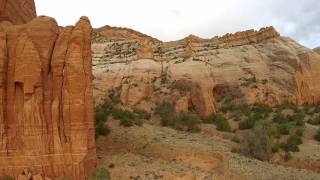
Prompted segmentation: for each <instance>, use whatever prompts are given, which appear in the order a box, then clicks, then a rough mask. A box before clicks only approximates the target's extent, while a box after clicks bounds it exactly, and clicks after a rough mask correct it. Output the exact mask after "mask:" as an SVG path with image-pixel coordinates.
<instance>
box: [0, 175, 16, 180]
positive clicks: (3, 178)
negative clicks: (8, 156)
mask: <svg viewBox="0 0 320 180" xmlns="http://www.w3.org/2000/svg"><path fill="white" fill-rule="evenodd" d="M0 179H1V180H14V178H13V177H11V176H4V177H2V178H1V177H0Z"/></svg>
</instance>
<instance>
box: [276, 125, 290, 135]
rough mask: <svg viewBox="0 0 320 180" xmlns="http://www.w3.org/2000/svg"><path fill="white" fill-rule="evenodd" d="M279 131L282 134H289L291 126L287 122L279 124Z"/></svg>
mask: <svg viewBox="0 0 320 180" xmlns="http://www.w3.org/2000/svg"><path fill="white" fill-rule="evenodd" d="M278 132H279V134H281V135H288V134H289V133H290V127H289V126H288V125H287V124H280V125H279V126H278Z"/></svg>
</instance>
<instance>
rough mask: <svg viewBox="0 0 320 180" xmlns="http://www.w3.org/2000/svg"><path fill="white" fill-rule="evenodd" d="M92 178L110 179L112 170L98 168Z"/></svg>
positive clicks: (96, 179) (93, 179)
mask: <svg viewBox="0 0 320 180" xmlns="http://www.w3.org/2000/svg"><path fill="white" fill-rule="evenodd" d="M90 179H91V180H110V179H111V176H110V172H109V171H108V170H107V169H105V168H97V169H95V170H94V171H93V172H92V174H91V176H90Z"/></svg>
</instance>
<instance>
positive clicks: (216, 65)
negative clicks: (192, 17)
mask: <svg viewBox="0 0 320 180" xmlns="http://www.w3.org/2000/svg"><path fill="white" fill-rule="evenodd" d="M96 33H97V34H99V32H98V31H97V32H96ZM99 37H100V40H99V41H95V40H93V41H92V51H93V63H94V75H95V80H94V87H95V89H94V97H95V99H96V102H97V103H99V100H100V99H101V98H102V97H105V96H106V94H108V90H109V89H113V88H116V87H117V88H118V89H120V92H121V99H122V102H123V106H124V107H128V108H131V107H134V106H142V107H143V106H144V107H145V108H148V107H154V106H155V105H156V104H157V103H158V102H160V101H164V100H170V101H174V102H175V103H176V110H177V111H188V110H190V109H193V110H195V111H197V112H198V113H199V114H201V115H208V114H210V113H213V112H215V110H216V108H217V106H219V104H221V103H227V102H230V101H231V100H235V101H239V102H242V103H253V102H264V103H267V104H269V105H276V104H280V103H283V102H292V103H297V104H302V103H317V102H319V101H320V86H319V83H320V82H319V80H318V79H319V78H318V77H319V75H320V69H319V68H320V56H319V55H318V54H316V53H314V52H313V51H312V50H310V49H307V48H305V47H303V46H301V45H299V44H298V43H296V42H295V41H293V40H291V39H290V38H286V37H281V36H280V35H279V33H278V32H277V31H276V30H275V29H274V28H273V27H267V28H262V29H260V30H259V31H254V30H249V31H244V32H238V33H235V34H227V35H225V36H222V37H214V38H212V39H201V38H199V37H196V36H192V35H191V36H189V37H187V38H185V39H182V40H179V41H173V42H153V43H149V45H147V43H143V42H146V41H141V40H134V39H132V38H127V39H125V38H124V37H121V38H110V37H108V36H105V35H104V34H99ZM103 38H104V39H103ZM146 46H149V48H147V47H146ZM118 49H121V51H119V50H118ZM141 52H143V53H142V54H147V56H141ZM150 54H152V56H150ZM190 84H192V86H191V87H190Z"/></svg>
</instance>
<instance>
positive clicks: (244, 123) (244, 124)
mask: <svg viewBox="0 0 320 180" xmlns="http://www.w3.org/2000/svg"><path fill="white" fill-rule="evenodd" d="M255 123H256V121H255V119H254V118H253V117H247V118H246V119H244V120H241V121H240V123H239V129H252V128H253V127H254V125H255Z"/></svg>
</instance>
